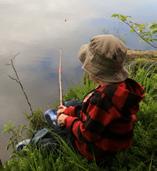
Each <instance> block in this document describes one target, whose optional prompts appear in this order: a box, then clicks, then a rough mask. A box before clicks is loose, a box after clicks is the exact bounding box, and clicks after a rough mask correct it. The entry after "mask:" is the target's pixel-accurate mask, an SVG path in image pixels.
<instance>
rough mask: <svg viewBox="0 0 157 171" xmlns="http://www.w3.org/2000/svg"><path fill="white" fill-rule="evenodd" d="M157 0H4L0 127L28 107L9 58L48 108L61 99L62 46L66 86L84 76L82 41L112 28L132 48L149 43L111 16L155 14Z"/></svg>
mask: <svg viewBox="0 0 157 171" xmlns="http://www.w3.org/2000/svg"><path fill="white" fill-rule="evenodd" d="M156 5H157V2H156V0H149V1H148V0H143V1H135V0H126V1H121V0H118V1H117V0H110V1H107V0H103V1H97V0H86V1H83V0H79V1H78V0H72V1H68V0H64V1H61V0H53V1H52V0H45V1H37V0H0V21H1V23H0V37H1V41H0V109H1V114H0V131H1V132H2V128H3V125H4V123H6V122H8V121H11V122H13V123H14V124H15V125H19V124H21V123H25V122H26V121H25V117H24V112H29V108H28V106H27V103H26V101H25V98H24V96H23V94H22V92H21V89H20V88H19V86H18V85H17V83H16V82H15V81H13V80H11V79H10V78H9V77H8V75H11V76H13V77H14V73H13V71H12V68H11V66H9V65H6V64H8V63H9V59H11V58H12V57H13V56H14V55H15V54H17V53H19V55H18V56H17V57H16V59H15V66H16V69H17V71H18V73H19V76H20V78H21V81H22V83H23V85H24V87H25V90H26V92H27V94H28V96H29V98H30V101H31V104H32V106H33V109H38V108H41V109H42V110H45V109H47V108H48V107H49V106H50V105H51V104H52V103H53V102H55V101H56V100H58V99H59V90H58V73H57V70H58V61H59V58H58V57H59V49H63V69H62V74H63V87H64V92H65V91H66V90H67V89H68V88H69V87H71V86H73V85H76V84H78V83H79V82H80V80H81V76H82V70H81V66H80V62H79V60H78V59H77V53H78V50H79V48H80V46H81V45H82V44H84V43H86V42H88V41H89V39H90V38H91V37H92V36H94V35H97V34H103V33H112V34H115V35H118V36H120V37H121V38H122V39H123V40H125V42H126V44H127V46H128V47H129V48H134V49H150V47H149V46H148V45H147V44H146V43H144V42H142V41H141V40H139V39H138V38H137V36H136V35H135V34H133V33H129V28H128V27H127V26H126V25H124V24H122V23H120V22H119V21H117V20H115V19H113V18H111V15H112V14H113V13H121V14H124V15H129V16H132V17H133V18H134V19H135V20H136V21H137V22H141V23H151V22H154V21H155V20H156V18H157V12H156ZM6 142H7V136H6V135H1V136H0V158H1V159H2V160H3V161H5V160H6V159H7V158H8V156H9V153H8V152H7V150H6Z"/></svg>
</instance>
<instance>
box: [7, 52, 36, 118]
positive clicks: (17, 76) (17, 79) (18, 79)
mask: <svg viewBox="0 0 157 171" xmlns="http://www.w3.org/2000/svg"><path fill="white" fill-rule="evenodd" d="M17 55H19V53H18V54H16V55H15V56H14V57H13V58H12V59H10V62H11V63H10V65H11V67H12V69H13V71H14V73H15V76H16V77H15V78H14V77H12V76H10V75H8V77H9V78H10V79H12V80H14V81H16V82H17V83H18V84H19V86H20V88H21V90H22V92H23V94H24V97H25V99H26V101H27V104H28V106H29V109H30V112H31V114H32V115H33V109H32V105H31V103H30V100H29V98H28V96H27V93H26V91H25V89H24V86H23V84H22V82H21V80H20V77H19V75H18V72H17V70H16V68H15V65H14V60H15V58H16V56H17Z"/></svg>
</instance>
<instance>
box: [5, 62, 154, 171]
mask: <svg viewBox="0 0 157 171" xmlns="http://www.w3.org/2000/svg"><path fill="white" fill-rule="evenodd" d="M156 69H157V68H156V65H155V64H150V65H148V64H142V65H141V64H140V65H136V64H134V65H131V67H130V68H129V70H130V77H132V78H134V79H135V80H136V81H138V82H140V83H141V84H142V85H143V86H144V87H145V98H144V100H143V101H142V103H141V104H140V111H139V112H138V119H139V120H138V122H137V124H136V126H135V131H134V146H133V147H132V148H131V149H129V150H127V151H123V152H120V153H118V154H117V155H116V157H115V158H114V160H113V164H112V166H110V167H107V166H106V168H103V169H101V168H99V167H97V165H96V163H95V162H93V163H88V162H87V161H86V160H85V159H84V158H82V157H81V156H80V155H78V154H76V153H75V152H74V151H73V150H72V149H71V148H70V147H69V146H68V145H67V144H66V143H65V142H64V141H63V140H62V139H60V138H58V137H57V136H56V137H57V138H58V141H59V143H60V144H61V151H60V152H59V153H58V155H56V154H53V153H51V152H49V151H42V150H41V149H37V148H32V147H28V148H25V149H24V150H23V151H21V152H14V153H13V155H12V157H11V158H10V159H9V160H8V161H7V162H6V163H5V164H4V168H3V169H2V170H5V171H51V170H52V171H66V170H71V171H74V170H76V171H102V170H104V171H157V126H156V125H157V93H156V91H157V73H156V71H157V70H156ZM94 86H95V85H94V84H93V83H91V82H90V81H89V80H88V79H87V77H85V79H84V84H81V85H78V86H76V87H74V88H71V89H70V90H69V91H68V92H67V94H66V95H65V99H71V98H75V99H82V98H83V97H84V96H85V94H86V93H87V92H88V91H90V90H91V89H93V88H94ZM41 115H42V112H39V111H38V112H36V113H34V115H33V116H32V117H31V118H28V119H29V120H30V125H29V127H30V129H31V130H33V129H38V128H41V127H42V126H43V125H44V126H46V125H45V123H44V121H43V118H42V116H41Z"/></svg>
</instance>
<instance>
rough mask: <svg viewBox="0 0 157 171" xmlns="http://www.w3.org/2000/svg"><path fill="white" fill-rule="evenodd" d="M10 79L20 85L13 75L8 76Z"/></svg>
mask: <svg viewBox="0 0 157 171" xmlns="http://www.w3.org/2000/svg"><path fill="white" fill-rule="evenodd" d="M8 77H9V78H10V79H11V80H14V81H16V82H17V83H18V84H19V81H18V80H17V79H16V78H14V77H12V76H11V75H8Z"/></svg>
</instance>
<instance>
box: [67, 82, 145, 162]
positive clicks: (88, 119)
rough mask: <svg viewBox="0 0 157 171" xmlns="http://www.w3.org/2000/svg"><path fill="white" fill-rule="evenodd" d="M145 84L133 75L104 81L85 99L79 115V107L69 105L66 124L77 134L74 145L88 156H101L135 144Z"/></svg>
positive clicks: (74, 135) (74, 134) (82, 153)
mask: <svg viewBox="0 0 157 171" xmlns="http://www.w3.org/2000/svg"><path fill="white" fill-rule="evenodd" d="M143 96H144V93H143V88H142V87H141V85H139V84H138V83H136V82H135V81H134V80H132V79H126V80H125V81H124V82H120V83H113V84H110V85H106V84H104V85H101V86H99V87H97V88H96V89H94V90H93V92H92V95H91V96H90V97H88V98H87V100H86V101H85V102H83V103H82V107H81V110H80V117H77V115H76V110H77V108H78V107H77V106H76V107H72V106H70V107H68V108H67V109H66V110H65V112H64V113H65V114H67V115H69V116H68V117H67V118H66V120H65V126H66V128H67V129H69V130H70V131H71V133H72V135H73V137H74V145H75V148H76V149H77V150H78V151H79V152H80V154H81V155H83V156H84V157H86V158H87V159H88V160H92V159H93V154H94V157H95V158H96V159H98V160H99V159H102V158H103V157H104V156H105V155H106V153H114V152H117V151H120V150H124V149H127V148H129V147H130V146H131V144H132V136H133V127H134V123H135V122H136V120H137V116H136V113H137V112H138V110H139V102H140V101H141V99H142V98H143Z"/></svg>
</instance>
